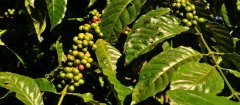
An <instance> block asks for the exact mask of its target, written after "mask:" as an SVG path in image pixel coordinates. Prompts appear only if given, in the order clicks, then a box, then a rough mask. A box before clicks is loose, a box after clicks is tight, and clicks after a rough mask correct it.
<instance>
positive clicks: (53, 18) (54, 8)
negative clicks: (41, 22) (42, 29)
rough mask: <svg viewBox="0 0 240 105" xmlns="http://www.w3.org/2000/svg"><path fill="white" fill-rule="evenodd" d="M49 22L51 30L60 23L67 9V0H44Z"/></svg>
mask: <svg viewBox="0 0 240 105" xmlns="http://www.w3.org/2000/svg"><path fill="white" fill-rule="evenodd" d="M45 1H46V4H47V9H48V15H49V18H50V22H51V30H52V29H53V28H54V27H55V26H57V25H58V24H60V23H61V21H62V19H63V18H64V16H65V12H66V10H67V0H45Z"/></svg>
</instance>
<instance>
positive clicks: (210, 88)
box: [170, 62, 224, 94]
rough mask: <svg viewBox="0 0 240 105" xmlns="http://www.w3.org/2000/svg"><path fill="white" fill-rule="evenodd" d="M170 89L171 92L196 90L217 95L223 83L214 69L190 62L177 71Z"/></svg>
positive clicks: (206, 65)
mask: <svg viewBox="0 0 240 105" xmlns="http://www.w3.org/2000/svg"><path fill="white" fill-rule="evenodd" d="M170 87H171V89H172V90H175V89H184V90H197V91H201V92H204V93H212V94H217V93H220V92H221V91H222V89H223V88H224V81H223V79H222V77H221V75H220V74H219V73H218V71H217V70H216V67H214V66H211V65H209V64H206V63H199V62H190V63H187V64H184V65H182V66H180V67H179V68H178V69H177V72H175V73H174V76H173V79H172V81H171V85H170Z"/></svg>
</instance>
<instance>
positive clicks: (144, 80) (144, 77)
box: [132, 46, 202, 104]
mask: <svg viewBox="0 0 240 105" xmlns="http://www.w3.org/2000/svg"><path fill="white" fill-rule="evenodd" d="M201 58H202V54H200V53H199V52H197V51H195V50H193V49H192V48H189V47H182V46H181V47H178V48H173V49H171V50H167V51H164V52H162V53H160V54H158V55H157V56H155V57H153V58H152V59H151V60H150V61H149V62H148V63H147V64H146V65H145V66H144V67H143V68H142V71H141V72H140V76H139V81H138V82H137V84H136V86H135V88H134V90H133V93H132V104H135V103H138V102H140V101H143V100H145V99H147V98H148V97H150V96H153V95H155V94H156V93H158V92H160V91H162V90H164V89H165V88H166V87H167V85H168V84H169V83H170V81H171V79H172V76H173V73H174V72H175V70H176V69H177V68H178V67H179V66H180V65H182V64H184V63H187V62H191V61H199V60H200V59H201Z"/></svg>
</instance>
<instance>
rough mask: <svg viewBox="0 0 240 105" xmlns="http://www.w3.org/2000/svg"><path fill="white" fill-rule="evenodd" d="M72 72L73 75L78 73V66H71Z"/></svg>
mask: <svg viewBox="0 0 240 105" xmlns="http://www.w3.org/2000/svg"><path fill="white" fill-rule="evenodd" d="M72 73H73V75H78V74H79V73H80V72H79V70H78V68H73V70H72Z"/></svg>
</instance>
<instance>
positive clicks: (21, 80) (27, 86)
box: [0, 72, 43, 105]
mask: <svg viewBox="0 0 240 105" xmlns="http://www.w3.org/2000/svg"><path fill="white" fill-rule="evenodd" d="M0 86H1V87H3V88H6V89H8V90H10V91H13V92H16V97H17V98H18V99H19V100H21V101H22V102H23V103H25V104H26V105H43V99H42V94H41V92H40V89H39V87H38V85H37V83H36V82H35V80H34V79H32V78H30V77H26V76H22V75H19V74H14V73H10V72H0Z"/></svg>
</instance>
